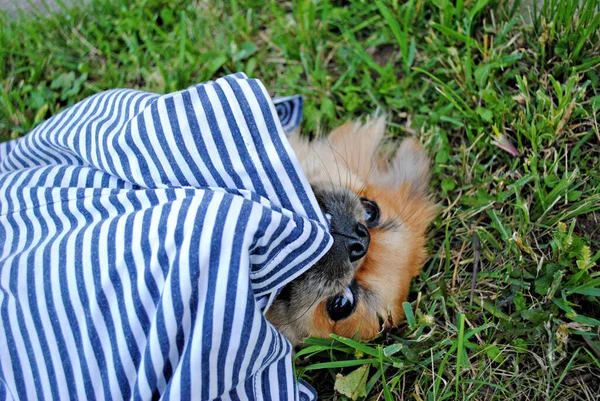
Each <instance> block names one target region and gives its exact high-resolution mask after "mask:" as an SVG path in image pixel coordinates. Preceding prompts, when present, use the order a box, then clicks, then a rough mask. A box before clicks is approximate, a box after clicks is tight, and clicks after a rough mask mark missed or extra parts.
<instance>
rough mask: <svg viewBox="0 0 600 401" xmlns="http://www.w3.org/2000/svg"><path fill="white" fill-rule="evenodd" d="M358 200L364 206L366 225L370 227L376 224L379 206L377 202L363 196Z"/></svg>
mask: <svg viewBox="0 0 600 401" xmlns="http://www.w3.org/2000/svg"><path fill="white" fill-rule="evenodd" d="M360 201H361V202H362V205H363V207H364V208H365V221H366V222H367V227H369V228H372V227H375V226H377V224H379V206H377V203H375V202H373V201H371V200H368V199H365V198H362V199H361V200H360Z"/></svg>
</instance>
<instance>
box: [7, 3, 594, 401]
mask: <svg viewBox="0 0 600 401" xmlns="http://www.w3.org/2000/svg"><path fill="white" fill-rule="evenodd" d="M599 8H600V0H582V1H581V2H580V1H578V0H577V1H573V0H547V1H546V2H543V1H539V2H537V3H535V4H534V3H533V2H531V3H528V4H521V3H519V2H518V0H517V1H516V2H506V1H502V0H499V1H494V0H491V1H488V0H472V1H469V0H464V1H463V0H457V1H455V2H453V1H449V0H415V1H412V0H411V1H409V2H404V1H367V0H362V1H361V0H353V1H344V0H328V1H326V0H322V1H317V2H310V1H294V2H283V1H276V0H270V1H258V0H255V1H247V0H238V1H231V2H223V3H221V2H217V3H215V2H213V1H189V2H188V1H156V0H148V1H144V0H135V1H134V0H113V1H106V0H98V1H94V2H93V4H92V5H90V6H88V7H87V8H83V9H65V10H64V12H63V13H62V14H58V15H53V16H52V17H50V18H47V17H32V16H24V15H23V16H21V18H19V19H18V20H15V19H13V18H10V17H8V16H4V18H3V20H4V22H3V24H2V25H0V84H1V91H0V141H4V140H8V139H10V138H17V137H20V136H22V135H24V134H25V133H27V132H28V131H29V130H31V129H32V128H33V127H35V126H36V125H37V124H39V123H40V122H41V121H43V120H44V119H45V118H48V117H49V116H51V115H53V114H55V113H57V112H59V111H60V110H62V109H64V108H65V107H67V106H69V105H71V104H73V103H75V102H77V101H78V100H81V99H83V98H84V97H86V96H89V95H91V94H94V93H97V92H99V91H102V90H105V89H110V88H115V87H130V88H140V89H144V90H148V91H154V92H157V93H165V92H171V91H175V90H178V89H182V88H185V87H188V86H190V85H192V84H194V83H197V82H202V81H205V80H208V79H212V78H215V77H218V76H222V75H225V74H228V73H231V72H236V71H244V72H246V74H248V75H249V76H251V77H257V78H260V79H261V80H262V81H263V82H264V83H265V85H266V86H267V87H268V88H269V89H270V91H271V94H272V95H289V94H295V93H300V94H302V95H303V96H304V97H305V103H306V104H305V126H304V131H305V132H309V133H313V134H316V135H320V134H323V133H326V132H327V131H328V130H329V129H331V128H332V127H334V126H335V125H336V124H338V123H340V122H342V121H345V120H347V119H349V118H357V117H361V116H365V115H369V114H372V113H374V112H375V111H376V110H385V111H387V112H388V115H389V117H390V128H389V133H390V136H391V137H404V136H408V135H414V136H417V137H418V138H419V139H420V141H421V142H422V143H423V144H424V145H425V147H426V148H427V150H428V152H429V154H430V155H431V157H432V160H433V176H432V183H431V188H432V191H433V193H434V194H435V196H436V199H437V200H438V202H439V205H440V210H441V213H440V216H439V217H438V219H437V220H436V221H435V223H434V225H433V226H432V228H431V230H430V241H429V249H430V254H431V258H430V259H429V260H428V262H427V263H426V265H425V267H424V269H423V272H422V273H421V275H420V277H419V278H417V279H416V280H415V281H414V282H413V286H412V291H411V298H410V301H411V302H410V303H406V304H405V311H406V315H407V320H406V322H405V323H403V324H402V325H401V326H400V327H398V328H397V329H394V330H393V331H391V332H387V333H382V334H381V336H380V337H379V338H377V339H375V340H373V341H371V342H369V343H359V342H356V341H353V340H352V339H345V338H335V339H328V340H318V339H310V340H308V344H309V346H308V347H307V348H305V349H303V350H302V351H300V352H299V354H298V355H297V359H296V364H297V373H298V375H299V376H300V377H302V378H304V379H305V380H307V381H308V382H309V383H311V384H312V385H313V386H315V387H316V388H317V390H318V391H319V395H320V398H321V399H350V398H353V399H356V398H361V395H362V394H367V395H366V398H367V399H369V400H377V399H384V400H396V399H397V400H402V399H406V400H444V399H447V400H505V399H507V398H512V399H515V400H571V399H576V400H592V399H598V397H600V396H599V394H600V302H599V301H600V269H599V268H598V266H599V265H600V167H599V165H600V160H599V159H600V128H599V121H600V119H599V114H600V93H599V88H600V85H599V74H600V28H599V26H600V13H599V12H598V10H599ZM344 385H345V386H346V387H347V388H346V389H345V390H344V389H342V387H343V386H344ZM334 388H338V389H342V392H344V393H346V394H349V396H348V397H346V396H343V395H341V394H340V392H339V391H336V390H335V389H334ZM363 398H364V397H363Z"/></svg>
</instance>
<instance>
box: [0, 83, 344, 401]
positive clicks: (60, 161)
mask: <svg viewBox="0 0 600 401" xmlns="http://www.w3.org/2000/svg"><path fill="white" fill-rule="evenodd" d="M0 157H1V159H0V162H1V164H0V400H3V399H9V400H11V399H14V400H26V399H28V400H34V399H35V400H59V399H72V400H73V399H79V400H107V399H110V400H120V399H133V400H149V399H175V400H179V399H199V400H216V399H218V400H229V399H231V400H288V399H289V400H292V399H301V400H310V399H315V398H316V396H315V394H314V392H313V391H312V390H311V389H310V388H309V387H308V386H306V385H305V384H303V383H302V382H297V381H296V379H295V377H294V372H293V368H292V360H291V352H292V350H291V347H290V344H289V342H288V341H287V340H286V339H285V338H284V337H283V336H282V335H281V334H280V333H279V332H278V331H277V330H275V329H274V328H273V327H272V326H271V325H270V324H269V323H268V322H267V321H266V320H265V317H264V315H263V312H264V310H265V309H266V308H268V306H269V304H270V302H272V300H273V298H274V297H275V296H276V294H277V293H278V291H279V290H280V289H281V288H282V287H283V285H285V284H286V283H287V282H289V281H290V280H292V279H293V278H295V277H297V276H298V275H299V274H301V273H302V272H303V271H305V270H306V269H307V268H309V267H310V266H311V265H312V264H313V263H314V262H315V261H316V260H317V259H318V258H319V257H321V256H322V255H323V254H324V253H325V252H326V251H327V249H328V248H329V246H330V245H331V242H332V240H331V237H330V235H329V233H328V230H327V221H326V219H325V218H324V216H323V215H322V213H321V211H320V210H319V207H318V205H317V202H316V200H315V197H314V194H313V193H312V191H311V189H310V187H309V185H308V182H307V180H306V178H305V177H304V175H303V173H302V171H301V170H300V167H299V164H298V162H297V160H296V158H295V156H294V154H293V152H292V150H291V148H290V146H289V144H288V143H287V140H286V138H285V135H284V133H283V130H282V126H281V123H280V121H279V119H278V118H277V115H276V111H275V106H274V105H273V103H272V101H271V99H270V97H269V96H268V94H267V91H266V90H265V88H264V87H263V85H262V84H261V83H260V82H259V81H257V80H253V79H247V77H246V76H244V75H243V74H236V75H231V76H227V77H225V78H222V79H219V80H217V81H215V82H211V83H208V84H203V85H198V86H195V87H192V88H190V89H188V90H184V91H181V92H177V93H173V94H169V95H165V96H158V95H154V94H150V93H144V92H140V91H134V90H112V91H108V92H103V93H100V94H97V95H95V96H92V97H90V98H88V99H86V100H84V101H82V102H80V103H78V104H76V105H75V106H73V107H71V108H69V109H67V110H65V111H64V112H62V113H61V114H59V115H57V116H55V117H53V118H51V119H50V120H48V121H46V122H45V123H44V124H42V125H40V126H39V127H38V128H36V129H35V130H33V131H32V132H31V133H30V134H28V135H27V136H26V137H24V138H22V139H20V140H18V141H17V142H11V143H8V144H5V145H3V146H0Z"/></svg>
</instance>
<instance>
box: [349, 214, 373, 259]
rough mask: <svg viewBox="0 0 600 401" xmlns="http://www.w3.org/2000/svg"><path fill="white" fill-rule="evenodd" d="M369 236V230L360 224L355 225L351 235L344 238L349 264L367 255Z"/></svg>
mask: <svg viewBox="0 0 600 401" xmlns="http://www.w3.org/2000/svg"><path fill="white" fill-rule="evenodd" d="M370 242H371V235H370V234H369V230H367V227H365V226H364V225H363V224H361V223H356V227H355V228H354V233H353V235H349V236H347V237H346V249H347V250H348V255H349V257H350V262H356V261H357V260H359V259H360V258H362V257H363V256H365V255H366V254H367V251H368V250H369V243H370Z"/></svg>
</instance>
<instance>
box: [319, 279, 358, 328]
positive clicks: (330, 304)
mask: <svg viewBox="0 0 600 401" xmlns="http://www.w3.org/2000/svg"><path fill="white" fill-rule="evenodd" d="M355 306H356V304H355V297H354V290H353V289H352V286H350V287H346V289H345V290H344V292H342V293H341V294H338V295H335V296H333V297H331V298H329V299H328V300H327V305H326V309H327V314H328V315H329V317H330V318H331V320H333V321H336V322H337V321H338V320H342V319H345V318H347V317H348V316H350V315H351V314H352V312H354V307H355Z"/></svg>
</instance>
